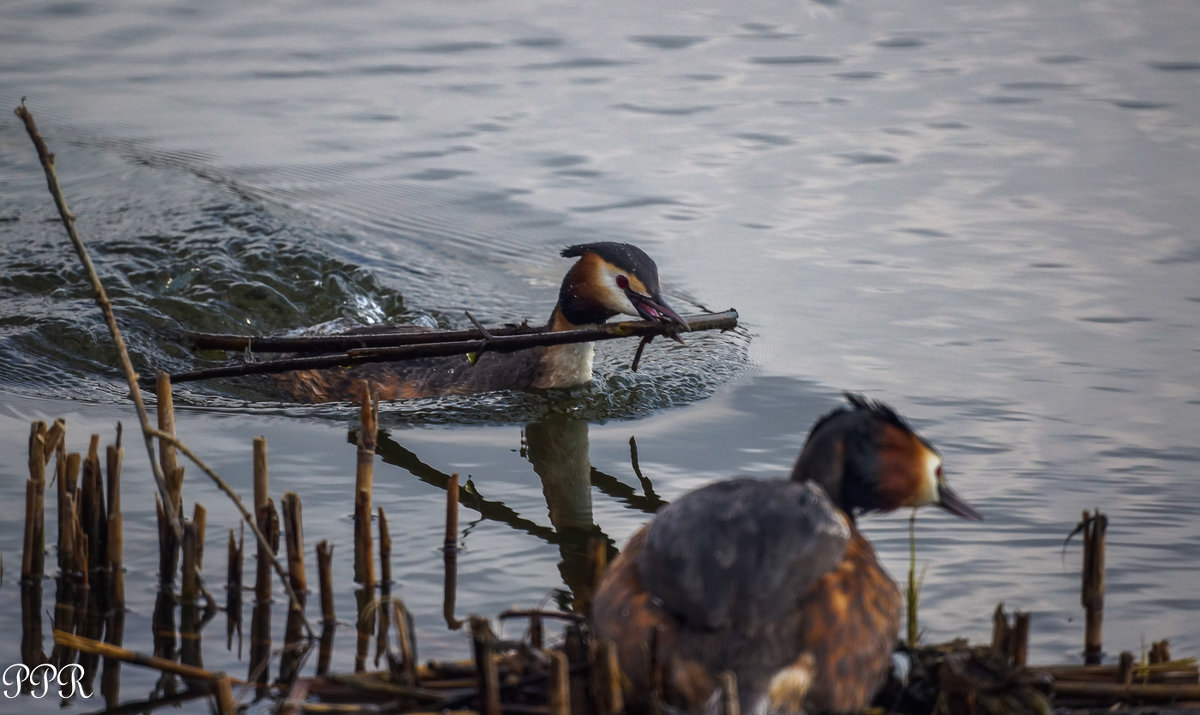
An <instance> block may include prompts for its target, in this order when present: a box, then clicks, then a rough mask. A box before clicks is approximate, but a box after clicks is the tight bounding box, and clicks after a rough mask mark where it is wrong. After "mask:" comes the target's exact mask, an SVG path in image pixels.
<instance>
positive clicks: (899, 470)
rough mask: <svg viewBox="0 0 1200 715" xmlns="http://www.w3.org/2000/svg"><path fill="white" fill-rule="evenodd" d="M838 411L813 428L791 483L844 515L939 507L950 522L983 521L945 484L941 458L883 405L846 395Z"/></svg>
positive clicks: (831, 413)
mask: <svg viewBox="0 0 1200 715" xmlns="http://www.w3.org/2000/svg"><path fill="white" fill-rule="evenodd" d="M846 399H847V400H848V401H849V403H850V404H849V406H847V407H840V408H838V409H836V410H834V411H833V412H830V413H829V414H827V415H825V416H824V417H822V418H821V419H820V420H818V421H817V423H816V424H815V425H813V428H812V431H811V432H809V435H808V441H807V442H806V443H805V445H804V450H803V451H802V452H801V453H800V458H799V459H798V460H796V466H795V467H794V468H793V469H792V479H793V480H796V481H812V482H816V483H818V484H820V485H821V486H822V487H824V489H825V491H826V492H827V493H828V494H829V496H830V498H831V499H832V500H833V502H834V503H835V504H836V505H837V506H838V507H840V508H841V509H842V511H844V512H846V513H847V514H849V515H851V516H852V517H853V515H854V514H855V513H857V512H865V511H891V510H893V509H899V508H901V507H914V508H915V507H921V506H926V505H928V504H933V505H936V506H939V507H941V508H943V509H945V510H946V511H948V512H950V513H951V514H954V515H955V516H958V517H961V518H963V519H967V520H970V521H981V520H982V519H983V516H982V515H980V513H979V512H977V511H975V509H974V508H972V507H971V505H970V504H968V503H967V502H966V501H964V500H963V498H962V497H960V496H958V494H956V493H955V492H954V491H953V490H951V489H950V487H949V486H948V485H947V484H946V476H945V474H944V473H943V471H942V456H941V455H940V454H938V451H937V450H936V449H934V447H933V445H931V444H929V442H926V441H925V440H924V439H923V438H922V437H921V436H920V435H918V434H917V433H916V432H915V431H913V429H912V428H911V427H909V426H908V424H907V423H906V422H905V421H904V419H903V418H902V417H901V416H900V415H898V414H896V412H895V411H894V410H892V408H890V407H888V406H887V405H885V404H883V403H881V402H876V401H874V400H868V399H866V398H865V397H863V396H862V395H855V394H850V393H846Z"/></svg>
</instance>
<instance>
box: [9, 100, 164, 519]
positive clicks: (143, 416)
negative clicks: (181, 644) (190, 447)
mask: <svg viewBox="0 0 1200 715" xmlns="http://www.w3.org/2000/svg"><path fill="white" fill-rule="evenodd" d="M16 115H17V116H18V117H20V118H21V121H22V122H24V123H25V131H26V132H27V133H28V134H29V138H30V139H31V140H33V145H34V147H35V148H36V149H37V153H38V159H40V160H41V162H42V170H43V171H44V172H45V174H46V184H47V186H48V187H49V189H50V194H51V196H53V197H54V203H55V205H56V206H57V207H58V215H59V217H60V218H61V219H62V222H63V225H64V226H65V227H66V229H67V237H68V238H70V239H71V244H72V245H73V246H74V247H75V253H76V254H78V256H79V261H80V263H81V264H82V265H83V269H84V271H85V272H86V273H87V275H88V279H89V280H90V281H91V284H92V291H93V292H94V293H95V299H96V304H97V305H98V306H100V311H101V312H102V313H104V322H105V323H107V324H108V331H109V333H110V334H111V335H112V339H113V343H114V344H115V345H116V348H117V357H118V358H119V359H120V362H121V369H122V370H123V371H124V373H125V381H126V382H127V383H128V384H129V394H130V397H131V398H132V399H133V405H134V407H135V408H136V409H137V413H138V420H139V421H140V422H141V425H142V436H143V437H144V439H145V442H146V454H147V456H149V458H150V469H151V471H152V472H153V474H154V482H155V484H156V485H157V486H158V493H159V496H160V498H162V500H163V503H169V499H168V491H167V481H166V477H165V476H164V475H163V470H162V466H161V465H160V464H159V463H158V460H157V459H155V458H154V439H153V437H152V430H153V429H154V428H153V426H152V425H151V423H150V415H149V414H148V413H147V412H146V405H145V404H144V403H143V402H142V392H141V389H140V388H139V387H138V376H137V372H135V371H134V369H133V363H132V362H131V361H130V360H129V352H128V351H127V350H126V349H125V341H124V340H123V339H122V338H121V329H120V328H118V327H117V318H116V316H115V315H114V314H113V309H112V303H110V302H109V300H108V294H107V293H105V291H104V285H103V284H102V283H101V282H100V277H99V276H98V275H97V274H96V268H95V266H93V265H92V259H91V256H89V255H88V251H87V248H86V247H85V246H84V245H83V241H82V240H81V239H80V238H79V233H78V232H77V231H76V230H75V216H74V215H73V214H72V213H71V211H70V210H69V209H68V208H67V201H66V199H65V198H64V197H63V193H62V187H60V186H59V184H58V174H57V173H56V172H55V171H54V155H53V154H51V153H50V150H49V148H47V147H46V142H45V141H43V140H42V135H41V134H40V133H39V132H38V129H37V124H35V123H34V121H33V115H32V114H30V113H29V110H28V109H26V108H25V103H24V101H22V102H21V106H19V107H17V109H16ZM167 523H168V524H169V525H170V528H171V531H172V533H174V534H175V537H176V538H182V537H183V527H182V526H181V525H180V523H179V518H178V515H177V514H175V513H174V512H172V511H171V510H167Z"/></svg>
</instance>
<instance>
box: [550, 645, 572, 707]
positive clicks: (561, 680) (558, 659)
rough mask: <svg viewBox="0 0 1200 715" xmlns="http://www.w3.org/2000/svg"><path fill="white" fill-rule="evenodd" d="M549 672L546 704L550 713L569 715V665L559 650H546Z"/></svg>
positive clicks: (565, 655) (564, 654)
mask: <svg viewBox="0 0 1200 715" xmlns="http://www.w3.org/2000/svg"><path fill="white" fill-rule="evenodd" d="M546 655H547V656H549V657H550V673H549V677H548V678H547V682H546V691H547V692H546V701H547V702H546V705H547V706H548V709H549V711H550V713H551V715H571V666H570V663H568V662H567V654H566V653H564V652H562V651H561V650H552V651H547V653H546Z"/></svg>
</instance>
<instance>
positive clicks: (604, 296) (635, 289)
mask: <svg viewBox="0 0 1200 715" xmlns="http://www.w3.org/2000/svg"><path fill="white" fill-rule="evenodd" d="M562 255H563V256H564V257H566V258H578V259H579V260H578V261H576V262H575V265H573V266H571V269H570V270H569V271H567V275H566V276H565V277H564V278H563V282H562V287H561V288H560V289H559V292H558V302H557V303H556V304H555V306H554V310H553V311H552V312H551V313H550V321H549V324H548V327H549V328H550V329H551V330H556V331H557V330H572V329H574V328H581V327H587V326H594V325H598V324H600V323H603V322H604V321H606V320H608V319H609V318H611V317H612V316H614V315H617V314H618V313H623V314H625V315H631V316H634V317H638V318H643V319H646V320H657V321H661V322H667V323H674V324H677V325H679V326H681V327H683V328H684V329H686V328H687V323H686V322H685V321H684V320H683V318H681V317H679V315H678V314H677V313H676V312H675V311H674V310H672V309H671V308H670V306H668V305H667V304H666V302H665V301H664V300H663V299H662V295H660V292H659V291H660V288H659V283H658V267H657V266H656V265H655V264H654V261H653V260H652V259H651V258H650V256H647V255H646V253H645V251H643V250H642V249H640V248H638V247H637V246H633V245H631V244H628V243H614V242H608V241H605V242H600V243H584V244H580V245H577V246H570V247H568V248H566V249H563V251H562ZM417 329H419V328H417ZM364 330H366V331H375V332H378V331H382V330H396V327H395V326H379V327H374V326H372V327H371V328H367V329H360V330H359V331H354V332H362V331H364ZM593 354H594V350H593V346H592V343H575V344H570V345H553V346H548V347H537V348H531V349H528V350H521V351H518V352H511V353H493V352H485V353H483V354H482V355H480V356H479V359H478V360H477V361H476V362H475V364H474V365H472V364H470V362H468V360H467V358H466V356H465V355H464V356H462V357H456V358H426V359H420V360H406V361H403V362H387V363H368V364H365V365H360V366H358V367H354V368H351V369H342V368H334V369H328V370H298V371H295V372H291V373H286V374H284V375H280V376H277V378H276V382H277V383H278V384H279V385H280V386H281V387H282V388H283V389H284V390H285V391H286V392H288V393H289V394H291V396H292V397H294V398H295V399H297V400H300V401H303V402H327V401H330V400H350V399H358V397H359V396H360V395H361V387H359V383H360V381H361V380H370V381H371V382H372V383H374V384H375V385H376V387H377V388H378V389H379V397H380V399H384V400H394V399H399V398H405V397H428V396H432V395H446V394H468V393H475V392H490V391H493V390H509V389H513V390H526V389H546V388H555V387H573V386H575V385H582V384H584V383H586V382H588V381H590V380H591V379H592V356H593Z"/></svg>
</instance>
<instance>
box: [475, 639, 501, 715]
mask: <svg viewBox="0 0 1200 715" xmlns="http://www.w3.org/2000/svg"><path fill="white" fill-rule="evenodd" d="M470 621H471V642H472V643H473V650H474V652H475V678H476V684H477V687H478V690H479V712H480V713H481V715H500V675H499V673H498V672H497V668H496V659H495V658H494V657H492V650H493V648H492V644H493V641H494V640H495V636H494V634H493V633H492V627H491V624H489V623H488V620H487V619H486V618H481V617H479V616H471V619H470Z"/></svg>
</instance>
